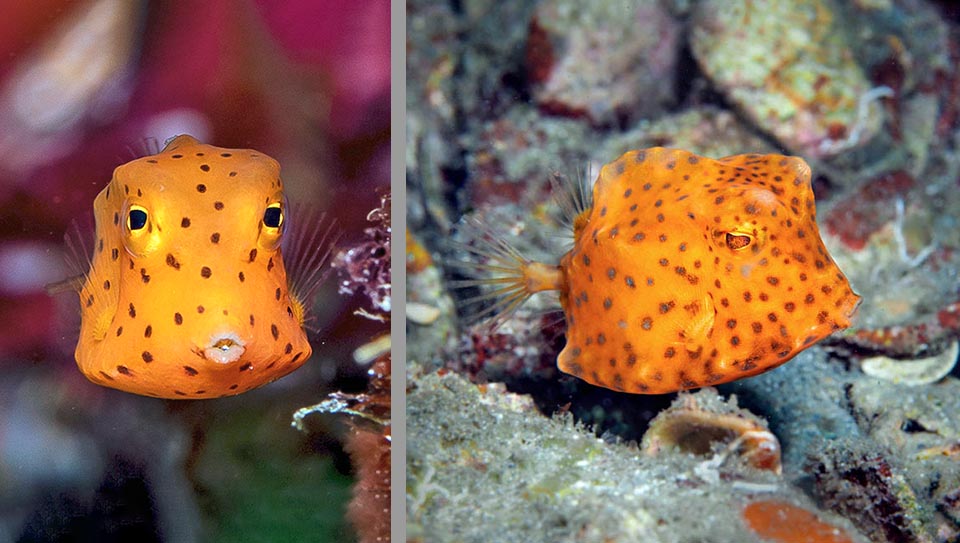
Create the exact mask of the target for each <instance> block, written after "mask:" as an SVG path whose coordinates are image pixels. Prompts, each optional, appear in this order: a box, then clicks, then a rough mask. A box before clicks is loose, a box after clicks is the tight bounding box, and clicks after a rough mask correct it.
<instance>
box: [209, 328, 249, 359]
mask: <svg viewBox="0 0 960 543" xmlns="http://www.w3.org/2000/svg"><path fill="white" fill-rule="evenodd" d="M244 351H246V349H245V348H244V343H243V340H242V339H240V337H239V336H237V335H236V334H217V335H215V336H214V337H212V338H210V343H209V344H208V345H207V347H206V348H204V349H203V357H204V358H206V359H207V360H212V361H213V362H216V363H218V364H230V363H233V362H236V361H237V360H240V357H241V356H243V353H244Z"/></svg>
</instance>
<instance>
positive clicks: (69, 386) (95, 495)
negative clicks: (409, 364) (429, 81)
mask: <svg viewBox="0 0 960 543" xmlns="http://www.w3.org/2000/svg"><path fill="white" fill-rule="evenodd" d="M2 11H3V13H4V16H3V21H0V59H2V60H0V371H2V377H0V541H2V542H6V541H132V540H136V541H350V540H355V539H357V537H358V535H357V533H356V531H355V530H354V528H353V527H352V526H351V525H350V523H349V522H348V519H347V508H348V505H347V504H348V501H349V500H350V499H351V496H352V495H353V494H357V495H360V496H361V497H362V496H366V494H364V492H368V490H369V487H370V484H371V483H369V482H368V483H367V486H366V487H363V488H361V487H359V486H358V487H356V489H355V490H352V488H353V487H354V484H355V482H356V474H357V473H358V468H356V467H354V466H353V465H352V464H351V458H350V457H349V455H348V453H347V452H345V441H347V440H348V439H350V436H356V434H357V433H358V431H357V428H359V426H357V425H355V424H354V422H353V421H351V420H349V417H347V416H346V415H329V414H327V415H317V414H308V416H305V417H304V418H303V419H302V420H301V422H302V425H301V428H300V429H297V428H294V427H293V426H292V424H291V423H292V421H293V414H294V412H296V411H297V410H298V409H300V408H302V407H305V406H310V405H314V404H317V403H318V402H321V401H323V400H324V399H326V398H327V396H328V394H330V393H333V392H337V391H339V392H341V393H343V394H344V395H346V396H349V395H350V394H354V393H359V392H362V391H365V390H366V389H367V386H368V378H369V376H370V375H374V376H375V377H376V374H370V373H368V372H369V371H370V369H371V366H370V362H371V361H372V359H373V358H378V357H379V358H380V359H381V363H380V364H381V366H378V367H380V368H381V369H382V368H383V367H386V368H387V369H388V368H389V363H388V361H386V362H384V361H383V360H382V358H383V348H382V347H381V348H379V349H374V350H373V351H372V352H371V350H370V345H368V344H369V343H370V342H371V341H372V340H374V339H375V338H377V337H378V336H382V334H384V332H385V330H386V325H385V324H384V323H383V322H382V319H383V318H384V315H385V314H388V313H389V306H388V304H389V277H388V275H387V276H384V275H383V273H381V274H379V275H378V274H376V273H373V274H371V273H369V272H370V271H371V269H372V270H374V271H377V270H381V271H383V270H386V272H384V273H387V272H388V270H389V261H388V256H387V257H386V258H387V260H386V261H385V262H383V259H384V255H389V229H388V228H387V226H388V225H389V169H388V168H389V166H388V164H389V160H388V159H389V140H390V125H389V122H390V121H389V95H390V45H389V35H390V22H389V2H387V1H383V0H379V1H378V0H362V1H351V2H344V1H334V2H323V3H318V2H310V1H303V0H285V1H280V2H265V1H259V0H249V1H248V0H214V1H192V0H191V1H185V2H146V1H138V0H134V1H127V0H84V1H64V0H42V1H39V2H32V3H20V2H12V1H11V2H2ZM181 133H189V134H191V135H193V136H195V137H197V138H198V139H199V140H201V141H203V142H206V143H210V144H212V145H217V146H221V147H236V148H252V149H257V150H260V151H262V152H264V153H267V154H268V155H270V156H272V157H274V158H276V159H277V160H278V161H279V162H280V164H281V166H282V175H283V179H284V181H285V183H286V187H287V195H288V198H289V199H290V201H291V202H297V203H304V204H306V205H307V206H309V207H311V208H315V209H317V210H319V211H326V212H328V213H330V214H332V215H333V216H335V217H336V219H337V221H338V223H339V227H340V229H341V230H342V232H343V235H342V237H341V241H340V246H341V247H342V248H344V251H345V252H344V253H343V254H341V255H340V258H338V262H339V268H338V271H336V272H335V273H333V274H332V275H331V276H330V279H328V281H327V283H326V285H325V286H324V288H322V289H321V293H320V295H319V298H318V300H316V304H317V308H318V309H317V311H314V313H315V314H316V315H317V316H318V322H317V323H316V326H317V328H318V329H319V331H318V332H317V333H316V334H313V335H312V336H311V342H312V344H313V351H314V355H313V357H312V359H311V360H310V361H309V362H307V364H306V365H305V366H304V367H303V368H301V369H300V370H299V371H297V372H295V373H293V374H291V375H290V376H288V377H287V378H285V379H282V380H280V381H278V382H276V383H273V384H271V385H269V386H266V387H263V388H261V389H257V390H255V391H252V392H249V393H246V394H243V395H240V396H236V397H232V398H225V399H220V400H211V401H194V402H175V401H161V400H155V399H150V398H146V397H140V396H134V395H130V394H126V393H122V392H119V391H116V390H112V389H107V388H103V387H99V386H96V385H94V384H92V383H90V382H88V381H87V380H86V379H85V378H84V377H83V376H82V375H81V374H80V372H79V371H78V370H77V367H76V363H75V361H74V359H73V349H74V346H75V344H76V340H77V333H78V330H79V313H78V310H79V305H78V301H77V299H76V296H75V295H73V294H72V293H64V294H60V295H57V296H53V297H51V296H48V295H47V294H46V293H45V292H44V285H46V284H48V283H51V282H55V281H59V280H62V279H63V278H64V277H66V276H67V275H68V274H69V271H68V268H67V266H66V265H65V263H64V260H63V253H64V245H63V234H64V232H66V231H67V229H68V227H70V225H71V223H72V222H73V221H76V222H77V223H78V224H79V225H80V226H81V228H84V227H85V226H87V225H92V203H93V199H94V197H95V196H96V194H97V193H98V192H99V191H100V190H101V189H102V188H103V187H104V186H105V185H106V183H107V182H108V181H109V180H110V177H111V173H112V171H113V169H114V168H115V167H117V166H119V165H120V164H123V163H125V162H127V161H129V160H132V159H133V158H136V157H138V156H142V155H143V154H145V152H146V151H147V150H148V149H156V148H157V147H158V146H162V145H163V143H164V141H165V140H166V139H168V138H170V137H172V136H174V135H177V134H181ZM384 220H386V222H384ZM348 248H349V251H348ZM338 287H339V288H338ZM384 297H386V303H387V305H384ZM385 308H386V309H385ZM358 309H362V310H363V311H365V312H366V315H367V316H375V317H377V318H378V319H380V320H374V319H371V318H365V317H364V316H363V315H357V314H355V311H356V310H358ZM381 344H382V340H381ZM364 346H367V349H366V351H362V352H363V353H365V354H364V355H363V356H359V357H357V356H355V351H357V349H358V348H361V347H364ZM357 358H360V359H361V360H358V359H357ZM383 364H386V366H383ZM387 390H389V388H387ZM381 395H382V393H381ZM384 401H386V400H384ZM379 435H380V434H379V430H376V431H375V432H373V433H372V434H368V435H366V436H365V437H363V438H362V439H363V440H365V441H363V443H362V446H361V445H357V444H354V445H353V446H352V447H353V449H352V451H353V452H354V453H356V452H357V451H363V450H367V451H380V452H382V451H383V450H384V449H383V447H384V445H382V444H381V441H382V439H381V440H380V441H378V439H379V438H378V437H377V436H379ZM371 436H373V437H371ZM381 437H382V436H381ZM348 447H349V446H348ZM387 453H388V449H387ZM361 456H362V453H361ZM367 456H368V457H369V458H367V461H366V464H367V465H368V467H367V468H364V469H365V470H366V472H370V473H372V471H371V469H370V468H369V464H370V462H371V461H372V462H374V463H376V462H377V461H382V458H379V457H376V456H375V455H373V453H368V454H367ZM355 458H356V457H355ZM359 461H360V463H361V464H363V462H364V460H363V459H362V458H361V459H360V460H359ZM360 472H361V473H362V472H363V470H361V471H360ZM381 486H382V485H381ZM364 488H367V489H368V490H364ZM377 499H380V498H377ZM361 502H362V500H361ZM374 505H377V506H378V507H379V503H378V504H374ZM364 507H367V508H370V507H372V505H371V501H370V499H367V501H366V502H362V503H359V505H356V506H354V510H353V511H352V512H351V515H352V518H353V519H354V520H355V521H356V520H363V521H364V523H365V524H366V526H367V534H366V537H367V538H368V540H369V538H370V537H373V536H371V535H370V530H371V529H377V523H376V522H371V520H370V519H369V518H367V517H369V513H368V512H365V511H364V510H363V508H364ZM377 513H378V514H379V513H381V511H379V510H377ZM365 515H367V517H365ZM381 516H382V514H381ZM379 528H381V529H382V528H383V525H382V524H380V525H379ZM361 535H363V534H361Z"/></svg>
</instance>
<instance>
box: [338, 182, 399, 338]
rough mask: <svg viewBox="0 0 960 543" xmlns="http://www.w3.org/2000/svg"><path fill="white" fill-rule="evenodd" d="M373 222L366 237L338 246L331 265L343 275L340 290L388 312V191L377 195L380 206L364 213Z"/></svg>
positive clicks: (376, 308)
mask: <svg viewBox="0 0 960 543" xmlns="http://www.w3.org/2000/svg"><path fill="white" fill-rule="evenodd" d="M367 220H368V221H369V222H372V223H374V226H371V227H369V228H367V229H365V230H364V235H365V236H366V239H365V240H364V241H361V242H359V243H357V244H355V245H353V246H351V247H348V248H345V249H342V250H340V251H339V252H338V253H337V254H336V256H334V259H333V263H332V265H333V267H334V268H336V269H338V270H340V271H341V272H342V273H341V275H342V276H344V278H343V279H342V280H341V281H340V289H339V290H340V293H341V294H362V295H364V296H365V297H366V298H367V299H368V300H369V302H370V307H371V308H372V309H373V310H374V311H375V312H377V313H381V314H382V315H381V316H380V317H379V319H381V320H382V319H383V318H384V317H385V316H387V315H389V313H390V194H389V193H388V192H384V193H382V194H381V196H380V207H378V208H376V209H374V210H372V211H370V213H368V214H367Z"/></svg>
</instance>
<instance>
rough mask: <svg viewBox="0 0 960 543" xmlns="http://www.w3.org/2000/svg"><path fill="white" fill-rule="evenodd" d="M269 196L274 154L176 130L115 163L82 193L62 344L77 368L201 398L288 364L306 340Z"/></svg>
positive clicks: (103, 380)
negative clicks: (88, 200) (73, 336)
mask: <svg viewBox="0 0 960 543" xmlns="http://www.w3.org/2000/svg"><path fill="white" fill-rule="evenodd" d="M283 206H284V197H283V185H282V181H281V179H280V166H279V164H278V163H277V162H276V161H275V160H273V159H272V158H270V157H268V156H266V155H264V154H262V153H259V152H257V151H253V150H246V149H224V148H220V147H213V146H210V145H204V144H201V143H200V142H198V141H197V140H195V139H194V138H192V137H190V136H178V137H176V138H174V139H173V140H172V141H170V143H169V144H167V146H166V147H165V148H164V149H163V150H162V151H161V152H160V153H158V154H156V155H152V156H146V157H143V158H140V159H137V160H134V161H132V162H129V163H127V164H124V165H122V166H120V167H118V168H117V169H116V170H115V171H114V174H113V179H112V180H111V181H110V183H109V184H108V185H107V187H106V188H104V189H103V191H102V192H101V193H100V194H99V195H98V196H97V198H96V200H95V202H94V214H95V219H96V240H95V243H96V246H95V248H94V253H93V257H92V259H91V263H90V271H89V273H88V274H87V276H86V279H85V282H84V284H83V286H82V288H81V290H80V302H81V304H80V305H81V312H82V322H81V330H80V338H79V341H78V343H77V348H76V353H75V354H76V359H77V363H78V365H79V367H80V370H81V371H82V372H83V373H84V375H86V376H87V378H89V379H90V380H91V381H93V382H95V383H98V384H101V385H104V386H108V387H113V388H117V389H120V390H125V391H128V392H132V393H136V394H143V395H147V396H155V397H161V398H173V399H184V398H214V397H220V396H229V395H233V394H238V393H241V392H244V391H246V390H249V389H251V388H255V387H257V386H260V385H262V384H265V383H268V382H271V381H273V380H275V379H278V378H279V377H281V376H283V375H286V374H287V373H289V372H291V371H293V370H294V369H296V368H297V367H299V366H300V365H302V364H303V363H304V362H305V361H306V360H307V359H308V358H309V357H310V354H311V348H310V344H309V342H308V341H307V336H306V334H305V332H304V330H303V327H302V324H303V322H302V321H303V308H302V305H301V303H300V301H299V300H297V299H296V297H295V296H294V295H292V293H291V292H290V291H289V289H288V282H287V276H286V271H285V269H284V263H283V258H282V255H281V250H280V242H281V238H282V235H283V228H284V224H283ZM268 209H271V211H268ZM276 223H279V224H276ZM273 225H275V226H273Z"/></svg>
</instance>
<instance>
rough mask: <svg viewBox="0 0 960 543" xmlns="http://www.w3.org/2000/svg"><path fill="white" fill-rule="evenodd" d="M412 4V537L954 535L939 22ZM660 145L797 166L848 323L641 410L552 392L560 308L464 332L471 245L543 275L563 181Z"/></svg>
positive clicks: (873, 5) (958, 428)
mask: <svg viewBox="0 0 960 543" xmlns="http://www.w3.org/2000/svg"><path fill="white" fill-rule="evenodd" d="M406 5H407V125H406V127H405V130H406V142H407V143H406V153H407V156H406V164H407V172H406V174H407V179H406V183H407V217H408V235H407V262H406V271H407V296H408V302H407V307H406V310H407V322H408V324H407V359H408V360H407V372H408V373H407V378H408V387H407V388H408V397H407V443H408V447H407V462H408V466H407V489H406V491H407V530H408V537H409V539H410V540H413V541H425V542H426V541H430V542H435V541H717V542H732V541H737V542H745V541H834V542H840V541H844V542H847V541H857V542H863V541H874V542H886V541H890V542H894V541H918V542H919V541H923V542H928V541H930V542H932V541H937V542H947V541H956V540H958V538H960V462H958V460H960V423H958V421H960V417H958V414H960V381H958V379H957V377H958V376H960V373H958V370H957V369H956V368H955V364H956V361H957V356H958V345H957V338H958V335H960V334H958V331H960V296H958V283H957V277H958V266H960V253H958V250H957V249H958V248H960V191H958V184H960V153H958V135H960V122H958V121H960V29H958V20H960V18H958V11H957V8H956V6H955V5H954V4H953V3H951V2H933V1H926V0H813V1H810V2H793V1H788V0H758V1H747V0H733V1H725V0H689V1H687V0H637V1H630V2H625V1H621V0H614V1H600V2H590V3H584V2H576V1H572V0H540V1H534V0H530V1H514V2H493V1H487V0H476V1H474V0H465V1H437V0H409V1H408V2H407V3H406ZM657 146H662V147H668V148H679V149H685V150H687V151H690V152H693V153H696V154H698V155H703V156H706V157H712V158H720V157H724V156H729V155H735V154H741V153H761V154H764V153H782V154H786V155H794V156H799V157H801V158H803V159H804V160H805V161H806V162H807V163H809V165H810V167H811V168H812V172H813V178H812V185H813V190H814V193H815V196H816V204H817V216H816V218H817V222H818V225H819V229H820V233H821V235H822V237H823V240H824V243H825V245H826V247H827V249H828V250H829V253H830V255H831V256H832V257H833V259H834V260H835V261H836V263H837V265H838V266H839V268H840V269H841V270H842V271H843V273H844V274H845V275H846V277H847V278H849V280H850V283H851V285H852V287H853V290H854V291H855V292H856V293H857V294H859V295H860V296H861V297H862V298H863V300H862V303H861V304H860V306H859V311H858V314H857V315H856V317H855V318H854V320H853V323H852V325H851V327H850V328H849V329H847V330H845V331H842V332H839V333H837V334H835V335H833V336H831V337H830V338H828V339H826V340H824V341H822V342H820V343H818V344H816V345H814V346H812V347H810V348H808V349H806V350H805V351H803V352H802V353H800V354H799V355H798V356H796V357H795V358H794V359H793V360H791V361H789V362H787V363H786V364H784V365H782V366H780V367H778V368H776V369H773V370H772V371H769V372H767V373H764V374H762V375H760V376H757V377H752V378H748V379H744V380H740V381H737V382H733V383H729V384H725V385H720V386H718V387H716V388H715V389H714V388H705V389H702V390H701V391H699V392H694V393H685V394H667V395H653V396H645V395H631V394H623V393H618V392H614V391H611V390H608V389H605V388H602V387H596V386H591V385H589V384H586V383H585V382H583V381H580V380H578V379H575V378H573V377H571V376H568V375H564V374H562V373H561V372H559V371H558V369H557V366H556V360H557V355H558V353H559V352H560V349H561V348H562V347H563V346H564V343H565V336H564V332H565V325H564V323H563V315H562V314H560V313H559V312H558V311H557V309H558V307H559V306H558V304H557V300H556V297H555V296H554V297H550V296H549V295H536V296H533V297H532V298H531V299H530V300H528V301H527V302H526V303H524V304H523V305H522V306H521V307H520V308H518V309H517V310H516V311H515V312H514V313H512V314H510V315H509V317H508V318H507V319H505V320H504V321H503V322H502V323H501V324H500V326H499V327H497V328H495V329H494V328H491V327H490V326H488V325H484V324H483V323H479V324H478V323H476V322H475V319H473V320H472V319H471V318H470V315H471V314H476V313H477V312H482V311H483V306H482V305H481V307H480V308H479V309H477V308H476V307H471V306H472V305H473V304H471V303H470V302H469V299H470V298H472V297H475V296H477V295H482V293H483V292H484V291H485V290H484V288H483V287H482V286H481V287H479V288H477V287H474V286H470V287H469V288H453V286H452V285H455V284H456V282H457V281H461V283H460V284H461V285H463V284H465V283H463V282H462V281H464V280H468V281H469V280H470V279H473V278H477V277H479V278H482V277H484V275H483V273H482V270H476V269H475V270H474V272H470V271H469V268H470V266H471V265H470V264H466V265H465V263H469V262H476V261H477V256H476V254H474V253H471V250H470V249H469V248H470V247H477V246H480V247H482V246H483V245H484V244H487V245H489V244H490V240H491V239H492V240H495V241H494V242H495V243H500V242H506V243H509V244H510V245H511V246H513V247H515V248H516V250H517V251H518V252H519V254H521V255H523V256H524V257H525V258H528V259H530V260H532V261H537V262H547V263H551V264H554V263H557V262H558V261H559V259H560V257H561V256H562V255H563V254H564V253H565V252H566V251H568V250H569V249H570V245H571V238H572V232H571V230H570V229H569V226H568V225H564V223H563V221H562V220H561V219H558V218H557V217H558V215H559V213H558V210H557V205H556V204H555V203H554V200H553V198H554V196H555V193H556V192H557V191H556V190H555V189H553V188H551V178H552V177H553V176H554V174H555V173H556V172H559V173H560V174H562V175H564V176H566V177H570V178H574V179H577V178H579V177H586V178H587V181H590V182H592V181H593V179H594V177H595V176H596V173H593V174H590V173H588V172H590V171H593V172H596V171H598V170H599V168H600V166H602V165H604V164H608V163H612V162H613V161H614V160H616V159H617V158H618V157H620V156H621V154H623V153H624V152H626V151H628V150H632V149H644V148H648V147H657ZM658 205H659V204H658ZM483 225H485V226H483ZM479 264H483V262H480V263H479ZM637 266H638V269H639V270H642V269H643V268H642V266H643V263H637ZM465 267H466V268H468V269H467V271H464V268H465ZM473 267H474V268H478V266H477V265H473ZM466 284H469V283H466ZM584 301H585V300H584ZM614 303H619V302H614ZM788 311H789V310H788Z"/></svg>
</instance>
